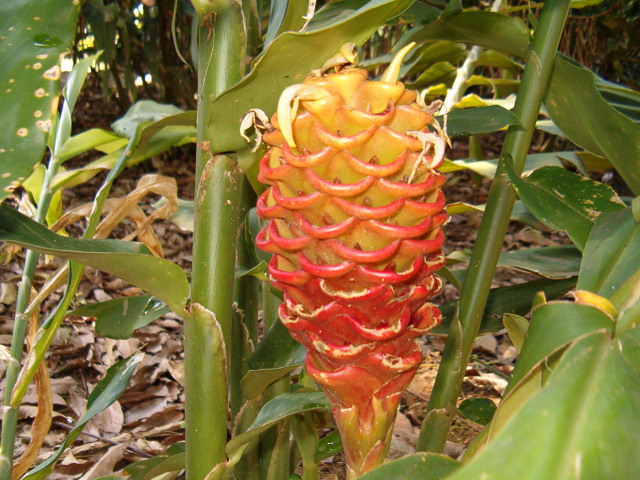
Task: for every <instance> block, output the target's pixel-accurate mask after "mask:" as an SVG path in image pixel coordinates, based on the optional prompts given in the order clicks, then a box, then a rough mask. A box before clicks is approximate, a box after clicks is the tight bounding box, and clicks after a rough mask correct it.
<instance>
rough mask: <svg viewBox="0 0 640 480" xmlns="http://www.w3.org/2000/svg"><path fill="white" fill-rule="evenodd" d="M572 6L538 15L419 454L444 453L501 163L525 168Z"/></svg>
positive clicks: (496, 210) (488, 245)
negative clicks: (511, 123) (515, 120)
mask: <svg viewBox="0 0 640 480" xmlns="http://www.w3.org/2000/svg"><path fill="white" fill-rule="evenodd" d="M569 3H570V0H557V1H554V2H546V3H545V4H544V7H543V9H542V12H541V14H540V22H539V24H538V28H537V30H536V32H535V38H534V40H533V47H532V50H531V52H530V55H529V59H528V61H527V65H526V67H525V70H524V73H523V75H522V82H521V85H520V89H519V91H518V98H517V100H516V105H515V108H514V114H515V115H516V117H517V118H518V120H519V121H520V125H519V126H511V127H510V128H509V130H508V132H507V136H506V138H505V142H504V146H503V148H502V155H501V158H500V165H499V167H498V171H497V172H496V177H495V180H494V182H493V185H492V186H491V191H490V192H489V198H488V200H487V206H486V209H485V213H484V217H483V219H482V224H481V226H480V230H479V232H478V238H477V240H476V244H475V247H474V249H473V254H472V256H471V259H470V261H469V270H468V273H467V278H466V280H465V283H464V288H463V291H462V293H461V297H460V301H459V307H458V314H457V315H456V318H454V321H453V323H452V325H451V330H450V331H449V336H448V337H447V342H446V345H445V350H444V353H443V356H442V362H441V366H440V369H439V370H438V376H437V377H436V382H435V385H434V389H433V392H432V394H431V398H430V400H429V405H428V409H427V418H426V419H425V422H424V423H423V425H422V429H421V432H420V438H419V440H418V450H426V451H433V452H441V451H442V450H443V449H444V444H445V441H446V437H447V433H448V431H449V428H450V426H451V421H452V416H451V414H450V413H449V412H448V408H450V407H451V406H455V403H456V400H457V398H458V396H459V395H460V388H461V385H462V381H463V379H464V375H465V370H466V366H467V364H468V362H469V356H470V354H471V349H472V347H473V343H474V341H475V338H476V337H477V335H478V329H479V327H480V321H481V319H482V314H483V311H484V308H485V305H486V301H487V297H488V295H489V290H490V288H491V279H492V278H493V275H494V273H495V269H496V264H497V261H498V256H499V255H500V250H501V248H502V241H503V238H504V234H505V233H506V230H507V226H508V224H509V217H510V215H511V210H512V208H513V204H514V202H515V198H516V194H515V192H514V190H513V189H512V188H511V185H510V183H509V180H508V177H507V175H506V173H505V169H504V162H510V163H511V162H512V164H513V168H514V170H515V171H516V172H517V173H518V174H520V173H521V172H522V170H523V168H524V162H525V159H526V157H527V153H528V150H529V146H530V144H531V138H532V136H533V133H534V130H535V122H536V119H537V117H538V112H539V110H540V105H541V103H542V99H543V97H544V94H545V91H546V88H547V84H548V82H549V78H550V76H551V71H552V68H553V62H554V58H555V55H556V51H557V49H558V43H559V42H560V36H561V34H562V29H563V26H564V21H565V18H566V16H567V12H568V9H569Z"/></svg>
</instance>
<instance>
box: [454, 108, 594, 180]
mask: <svg viewBox="0 0 640 480" xmlns="http://www.w3.org/2000/svg"><path fill="white" fill-rule="evenodd" d="M483 108H487V107H483ZM582 153H583V152H545V153H533V154H531V155H527V158H526V160H525V164H524V170H523V172H522V173H523V174H524V175H527V174H529V173H531V172H533V171H534V170H537V169H538V168H542V167H553V166H555V167H563V168H564V167H565V165H572V166H574V167H576V168H577V169H578V170H579V171H580V172H581V173H584V174H585V175H586V174H587V170H586V169H585V167H584V164H583V161H582V158H581V156H580V155H581V154H582ZM446 162H449V161H446ZM465 168H468V169H469V170H471V171H473V172H475V173H478V174H480V175H482V176H483V177H487V178H491V179H493V178H494V177H495V175H496V170H497V169H498V159H497V158H494V159H490V160H476V159H474V158H465V159H458V160H453V161H450V163H445V169H442V171H444V172H449V171H456V170H463V169H465Z"/></svg>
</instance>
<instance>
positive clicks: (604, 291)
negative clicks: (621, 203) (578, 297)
mask: <svg viewBox="0 0 640 480" xmlns="http://www.w3.org/2000/svg"><path fill="white" fill-rule="evenodd" d="M639 245H640V222H638V221H637V220H636V219H635V218H633V214H632V212H631V208H627V209H624V210H619V211H616V212H610V213H607V214H603V215H601V216H600V217H598V218H597V219H596V222H595V226H594V227H593V230H592V231H591V235H590V236H589V239H588V240H587V245H586V247H585V250H584V261H583V263H582V267H581V268H580V280H579V281H578V285H577V288H578V289H580V290H588V291H590V292H593V293H597V294H598V295H601V296H603V297H606V298H609V299H610V298H611V297H612V296H613V294H614V293H615V292H616V290H617V288H618V287H619V286H620V285H621V284H622V283H623V282H624V281H625V280H626V279H628V278H629V277H631V276H632V275H633V274H634V273H635V272H637V271H638V270H640V255H639V254H638V246H639Z"/></svg>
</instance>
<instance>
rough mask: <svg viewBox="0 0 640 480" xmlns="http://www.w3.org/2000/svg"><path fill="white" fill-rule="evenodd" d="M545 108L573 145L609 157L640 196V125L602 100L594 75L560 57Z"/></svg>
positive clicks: (557, 60)
mask: <svg viewBox="0 0 640 480" xmlns="http://www.w3.org/2000/svg"><path fill="white" fill-rule="evenodd" d="M545 106H546V107H547V110H548V111H549V114H550V115H551V118H552V119H553V121H554V122H555V123H556V124H557V125H558V126H559V127H560V128H561V129H562V131H563V132H564V133H565V134H566V135H567V136H568V137H569V139H570V140H571V141H572V142H574V143H575V144H577V145H580V146H581V147H583V148H585V149H587V150H589V151H590V152H592V153H595V154H596V155H600V156H602V157H605V158H607V159H608V160H609V161H610V162H611V163H612V164H613V165H614V167H615V168H616V170H617V171H618V173H620V176H622V178H623V179H624V180H625V182H627V184H628V185H629V187H630V188H631V189H632V190H633V191H634V193H635V194H636V195H640V125H637V124H635V123H634V122H633V120H631V119H629V118H628V117H626V116H624V115H622V114H621V113H619V112H618V111H616V109H614V108H613V107H612V106H611V105H609V103H607V101H606V100H605V99H604V98H602V95H600V93H599V91H598V89H597V88H596V77H595V75H594V74H593V73H592V72H590V71H589V70H586V69H585V68H583V67H580V66H578V65H574V64H572V63H570V62H569V61H568V60H566V59H564V58H562V57H558V58H556V63H555V67H554V70H553V76H552V77H551V83H550V85H549V90H548V91H547V98H546V100H545Z"/></svg>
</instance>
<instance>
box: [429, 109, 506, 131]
mask: <svg viewBox="0 0 640 480" xmlns="http://www.w3.org/2000/svg"><path fill="white" fill-rule="evenodd" d="M443 121H444V120H443V119H440V122H441V124H442V122H443ZM518 124H519V122H518V119H517V118H516V117H515V115H514V114H513V113H511V112H510V111H509V110H507V109H506V108H503V107H500V106H498V105H492V106H490V107H480V108H466V109H464V110H454V111H452V112H451V113H449V114H448V115H447V134H448V135H449V136H450V137H461V136H468V135H478V134H482V133H491V132H495V131H497V130H500V129H501V128H504V127H507V126H509V125H518Z"/></svg>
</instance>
